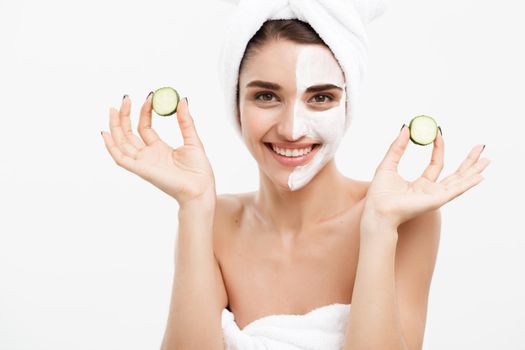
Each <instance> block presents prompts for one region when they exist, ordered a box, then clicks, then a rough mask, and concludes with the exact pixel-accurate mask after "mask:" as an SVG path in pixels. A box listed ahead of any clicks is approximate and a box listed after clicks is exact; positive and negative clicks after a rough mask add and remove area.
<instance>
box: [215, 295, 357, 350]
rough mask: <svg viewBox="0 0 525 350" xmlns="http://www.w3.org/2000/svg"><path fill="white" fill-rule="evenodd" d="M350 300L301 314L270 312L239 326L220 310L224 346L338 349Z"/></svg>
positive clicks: (235, 349)
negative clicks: (241, 326) (276, 313)
mask: <svg viewBox="0 0 525 350" xmlns="http://www.w3.org/2000/svg"><path fill="white" fill-rule="evenodd" d="M350 306H351V305H350V304H339V303H335V304H330V305H325V306H321V307H318V308H316V309H313V310H312V311H310V312H308V313H306V314H304V315H286V314H284V315H270V316H265V317H262V318H259V319H257V320H255V321H253V322H251V323H249V324H248V325H246V326H245V327H244V328H243V329H242V330H241V329H239V326H238V325H237V323H235V320H234V315H233V313H232V312H230V311H229V310H228V309H224V310H223V311H222V318H221V322H222V332H223V339H224V345H225V347H226V350H340V349H341V348H342V346H343V343H344V336H345V333H346V325H347V323H348V318H349V317H350V316H349V315H350Z"/></svg>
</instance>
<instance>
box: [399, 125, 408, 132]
mask: <svg viewBox="0 0 525 350" xmlns="http://www.w3.org/2000/svg"><path fill="white" fill-rule="evenodd" d="M405 125H406V124H403V126H402V127H401V129H399V131H400V132H401V130H403V128H404V127H405Z"/></svg>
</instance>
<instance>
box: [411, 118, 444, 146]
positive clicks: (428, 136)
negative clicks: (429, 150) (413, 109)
mask: <svg viewBox="0 0 525 350" xmlns="http://www.w3.org/2000/svg"><path fill="white" fill-rule="evenodd" d="M408 128H409V130H410V140H411V141H412V142H413V143H415V144H416V145H421V146H426V145H429V144H431V143H432V142H434V140H435V139H436V137H437V133H438V125H437V123H436V121H435V120H434V118H432V117H429V116H428V115H418V116H417V117H414V118H412V120H411V121H410V124H409V125H408Z"/></svg>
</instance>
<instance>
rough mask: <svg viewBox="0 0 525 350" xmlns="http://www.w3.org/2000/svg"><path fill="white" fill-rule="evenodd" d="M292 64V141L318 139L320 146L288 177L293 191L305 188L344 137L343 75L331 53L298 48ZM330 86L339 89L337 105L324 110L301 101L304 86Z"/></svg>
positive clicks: (344, 95) (344, 96) (313, 48)
mask: <svg viewBox="0 0 525 350" xmlns="http://www.w3.org/2000/svg"><path fill="white" fill-rule="evenodd" d="M299 50H300V51H299V54H298V57H297V65H296V84H297V99H296V101H295V106H294V119H293V121H294V126H293V137H294V140H296V139H298V138H300V137H302V136H303V135H304V136H307V137H308V138H311V139H313V140H318V142H319V143H321V144H322V145H321V147H320V148H319V149H318V150H317V153H316V154H315V155H314V157H313V158H312V159H311V160H310V161H309V162H308V163H307V164H305V165H301V166H297V167H295V168H294V170H293V171H292V172H291V174H290V176H289V177H288V187H289V188H290V190H292V191H295V190H298V189H300V188H301V187H303V186H304V185H306V184H307V183H308V182H309V181H310V180H311V179H312V178H313V177H314V176H315V174H317V173H318V172H319V170H321V168H322V167H323V166H324V165H325V164H326V163H327V162H328V161H329V160H330V159H331V158H332V157H333V156H334V155H335V152H336V151H337V147H338V146H339V143H340V142H341V139H342V137H343V134H344V125H345V118H346V111H345V101H346V90H345V85H344V76H343V73H342V71H341V68H340V67H339V64H338V63H337V61H336V60H335V58H334V57H333V56H332V54H331V53H330V52H329V51H327V50H325V49H323V48H322V47H319V46H305V47H301V48H300V49H299ZM327 83H330V84H334V85H337V86H340V87H342V88H343V92H342V94H341V97H340V99H339V104H338V105H337V106H334V107H332V108H329V109H327V110H323V111H319V110H314V109H312V108H308V104H310V103H314V102H304V101H302V100H301V98H302V96H303V95H304V93H305V90H306V88H307V87H309V86H312V85H318V84H327Z"/></svg>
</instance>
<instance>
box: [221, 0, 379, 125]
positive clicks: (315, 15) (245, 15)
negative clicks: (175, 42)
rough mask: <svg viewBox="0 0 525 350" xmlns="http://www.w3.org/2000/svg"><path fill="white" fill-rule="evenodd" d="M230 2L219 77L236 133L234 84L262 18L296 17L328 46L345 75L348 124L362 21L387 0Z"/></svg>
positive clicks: (362, 67) (359, 68)
mask: <svg viewBox="0 0 525 350" xmlns="http://www.w3.org/2000/svg"><path fill="white" fill-rule="evenodd" d="M225 1H227V2H231V3H233V4H234V5H236V8H235V10H234V12H233V14H232V17H231V19H230V22H229V26H228V29H227V33H226V35H225V41H224V43H223V46H222V50H221V52H220V57H219V62H218V63H219V77H220V79H221V83H222V88H223V90H224V95H225V101H226V112H227V114H228V119H229V120H230V121H231V122H233V123H234V127H235V129H236V130H237V132H238V133H239V135H240V128H239V124H238V121H237V101H236V91H237V90H236V89H237V84H238V78H239V77H238V73H239V65H240V62H241V59H242V57H243V55H244V51H245V49H246V45H247V44H248V41H249V40H250V39H251V38H252V36H253V35H254V34H255V33H256V32H257V31H258V30H259V28H260V27H261V26H262V25H263V23H264V22H265V21H267V20H272V19H293V18H296V19H299V20H301V21H304V22H307V23H309V24H310V25H311V26H312V28H313V29H314V30H315V31H316V32H317V33H318V34H319V36H320V37H321V39H322V40H323V41H324V42H325V43H326V45H328V47H329V48H330V49H331V50H332V52H333V54H334V56H335V57H336V59H337V60H338V62H339V64H340V65H341V68H342V70H343V73H344V74H345V78H346V96H347V101H346V103H347V110H346V121H345V129H346V128H348V126H349V125H350V121H351V118H352V111H353V110H355V107H356V102H357V101H358V98H357V97H358V96H359V87H360V86H361V84H362V82H363V79H364V76H365V73H366V66H367V53H368V37H367V33H366V25H367V24H368V23H370V22H371V21H373V20H374V19H376V18H377V17H379V16H381V15H382V14H383V13H384V12H385V11H386V9H387V4H388V3H387V1H388V0H225Z"/></svg>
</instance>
